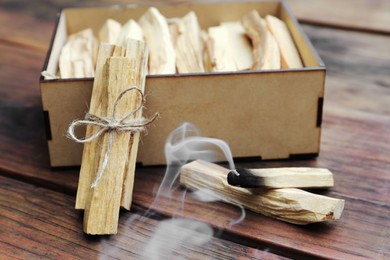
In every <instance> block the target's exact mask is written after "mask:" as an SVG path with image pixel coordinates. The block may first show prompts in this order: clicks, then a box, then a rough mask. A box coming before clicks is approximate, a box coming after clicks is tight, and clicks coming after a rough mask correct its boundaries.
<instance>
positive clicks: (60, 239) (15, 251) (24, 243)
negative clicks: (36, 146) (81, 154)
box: [0, 177, 283, 259]
mask: <svg viewBox="0 0 390 260" xmlns="http://www.w3.org/2000/svg"><path fill="white" fill-rule="evenodd" d="M73 203H74V197H72V196H69V195H64V194H61V193H58V192H54V191H50V190H47V189H44V188H37V187H35V186H33V185H30V184H26V183H22V182H19V181H15V180H12V179H9V178H5V177H0V209H1V210H0V245H1V246H0V255H2V256H3V257H5V258H7V259H10V258H11V259H12V258H18V259H19V258H24V259H26V258H28V259H38V258H39V259H40V258H56V259H59V258H60V259H70V258H72V259H73V258H85V259H91V258H99V257H101V258H110V259H111V258H120V259H133V258H140V257H142V254H143V253H145V251H144V250H145V245H147V244H148V243H149V242H150V241H151V240H152V237H153V235H154V234H155V232H156V231H157V230H158V228H159V227H160V228H161V227H163V225H164V223H166V221H164V220H155V219H150V218H146V219H144V220H143V221H144V222H136V221H134V218H139V217H140V215H138V214H136V213H126V214H123V215H122V218H121V221H120V226H119V234H118V235H116V236H112V237H105V238H95V237H91V236H85V235H84V234H83V233H82V232H80V230H81V228H82V227H81V226H82V221H81V219H80V215H79V214H78V212H77V211H76V210H74V209H73V206H72V205H73ZM183 231H185V230H183ZM200 238H201V237H200ZM161 242H164V240H161ZM165 242H166V241H165ZM164 253H167V252H166V251H165V252H164ZM168 253H170V254H171V255H174V256H176V257H178V256H179V257H184V258H192V259H194V258H196V259H204V258H211V259H227V258H228V259H229V258H231V257H233V256H234V257H238V258H243V259H247V258H253V257H261V258H265V257H267V259H283V257H280V256H277V255H275V254H272V253H270V252H267V251H261V250H258V249H255V248H251V247H247V246H243V245H239V244H236V243H234V242H229V241H226V240H223V239H220V238H215V237H212V238H211V240H210V241H209V242H208V243H206V244H204V245H202V246H196V245H191V244H188V243H187V244H185V245H183V246H180V247H178V248H174V249H173V250H172V252H168Z"/></svg>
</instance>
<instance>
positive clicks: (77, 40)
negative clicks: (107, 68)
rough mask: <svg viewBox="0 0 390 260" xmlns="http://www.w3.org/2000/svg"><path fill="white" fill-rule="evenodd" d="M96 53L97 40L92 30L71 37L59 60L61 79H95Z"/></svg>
mask: <svg viewBox="0 0 390 260" xmlns="http://www.w3.org/2000/svg"><path fill="white" fill-rule="evenodd" d="M96 52H97V40H96V38H95V36H94V35H93V32H92V29H85V30H83V31H80V32H78V33H75V34H72V35H70V36H69V38H68V41H67V42H66V43H65V45H64V46H63V48H62V50H61V54H60V58H59V70H60V77H61V78H84V77H93V76H94V64H95V57H96Z"/></svg>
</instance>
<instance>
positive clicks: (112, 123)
mask: <svg viewBox="0 0 390 260" xmlns="http://www.w3.org/2000/svg"><path fill="white" fill-rule="evenodd" d="M133 90H135V91H137V93H138V94H139V95H140V97H141V102H140V103H139V105H138V107H136V108H135V109H133V110H131V111H130V112H129V113H128V114H126V115H125V116H124V117H122V118H121V119H119V120H118V119H116V117H115V115H116V110H117V106H118V103H119V101H120V100H121V99H122V98H123V96H124V95H125V94H126V93H127V92H129V91H133ZM144 104H145V96H144V94H143V93H142V91H141V90H140V89H138V88H137V87H129V88H127V89H125V90H124V91H123V92H121V93H120V94H119V96H118V97H117V98H116V100H115V103H114V109H113V111H112V115H111V117H100V116H96V115H92V114H90V113H87V114H86V115H85V118H84V119H81V120H75V121H73V122H72V123H71V124H70V125H69V128H68V137H69V138H70V139H72V140H73V141H75V142H77V143H89V142H92V141H93V140H95V139H97V138H98V137H99V136H101V135H103V134H104V133H109V136H108V144H107V150H106V153H105V154H104V159H103V163H102V165H101V167H100V169H99V172H98V174H97V177H96V179H95V181H94V182H93V183H92V185H91V188H96V187H97V185H98V183H99V181H100V179H101V178H102V176H103V172H104V170H105V168H106V166H107V164H108V158H109V155H110V152H111V147H112V143H113V139H114V132H121V131H124V132H132V133H134V132H144V131H146V126H148V125H149V124H151V123H152V122H153V121H154V120H156V119H157V117H158V116H159V114H158V113H156V114H154V116H153V117H152V118H151V119H147V118H144V117H140V118H131V117H133V116H134V115H135V114H136V113H137V112H138V111H139V110H141V109H142V108H143V106H144ZM82 125H85V126H97V127H99V128H100V129H99V130H98V131H97V132H96V133H95V134H93V135H91V136H90V137H84V138H79V137H77V136H76V134H75V129H76V127H78V126H82Z"/></svg>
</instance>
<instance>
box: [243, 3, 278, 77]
mask: <svg viewBox="0 0 390 260" xmlns="http://www.w3.org/2000/svg"><path fill="white" fill-rule="evenodd" d="M241 23H242V24H243V26H244V28H245V31H246V33H247V34H248V36H249V37H250V38H251V39H252V45H253V59H254V63H253V66H252V68H253V69H255V70H267V69H280V51H279V46H278V44H277V42H276V40H275V38H274V37H273V35H272V34H271V33H270V32H269V31H268V29H267V26H266V23H265V21H264V19H262V18H261V17H260V15H259V13H258V12H257V11H255V10H253V11H252V12H250V13H249V14H247V15H245V16H244V17H242V19H241Z"/></svg>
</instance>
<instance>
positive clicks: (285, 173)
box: [228, 167, 334, 188]
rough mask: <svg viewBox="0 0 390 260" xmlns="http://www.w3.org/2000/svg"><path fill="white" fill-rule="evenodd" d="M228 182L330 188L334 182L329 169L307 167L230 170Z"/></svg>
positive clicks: (281, 186)
mask: <svg viewBox="0 0 390 260" xmlns="http://www.w3.org/2000/svg"><path fill="white" fill-rule="evenodd" d="M228 183H229V184H230V185H234V186H239V187H244V188H253V187H264V188H330V187H333V184H334V182H333V174H332V173H331V172H330V171H329V170H328V169H323V168H307V167H284V168H266V169H236V170H233V171H230V172H229V174H228Z"/></svg>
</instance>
